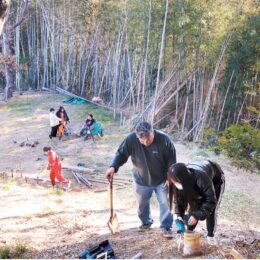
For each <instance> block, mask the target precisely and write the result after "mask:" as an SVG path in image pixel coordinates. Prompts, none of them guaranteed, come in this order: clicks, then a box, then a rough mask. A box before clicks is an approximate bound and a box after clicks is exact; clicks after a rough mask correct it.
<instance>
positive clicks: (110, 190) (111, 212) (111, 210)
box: [109, 177, 113, 218]
mask: <svg viewBox="0 0 260 260" xmlns="http://www.w3.org/2000/svg"><path fill="white" fill-rule="evenodd" d="M109 209H110V218H112V217H113V177H112V178H111V180H110V182H109Z"/></svg>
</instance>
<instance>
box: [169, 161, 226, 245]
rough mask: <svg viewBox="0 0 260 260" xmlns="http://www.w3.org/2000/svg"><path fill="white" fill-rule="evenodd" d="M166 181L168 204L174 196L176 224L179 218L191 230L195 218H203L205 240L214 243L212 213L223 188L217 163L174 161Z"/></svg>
mask: <svg viewBox="0 0 260 260" xmlns="http://www.w3.org/2000/svg"><path fill="white" fill-rule="evenodd" d="M168 180H169V198H170V207H171V204H172V198H173V197H174V204H175V216H176V224H177V223H179V224H180V222H179V221H181V222H183V223H184V224H186V225H187V229H188V230H193V229H194V228H195V227H196V225H197V223H198V221H199V220H205V219H206V224H207V231H208V237H207V240H208V243H209V244H214V243H215V240H214V232H215V228H216V213H217V209H218V207H219V204H220V201H221V198H222V194H223V192H224V188H225V176H224V173H223V171H222V170H221V168H220V166H219V165H218V164H217V163H214V162H211V161H209V160H207V161H199V162H193V163H190V164H188V165H185V164H183V163H176V164H174V165H172V166H171V167H170V169H169V171H168ZM185 211H186V213H187V215H186V214H185ZM179 227H180V226H179ZM177 228H178V225H177ZM182 231H183V230H182Z"/></svg>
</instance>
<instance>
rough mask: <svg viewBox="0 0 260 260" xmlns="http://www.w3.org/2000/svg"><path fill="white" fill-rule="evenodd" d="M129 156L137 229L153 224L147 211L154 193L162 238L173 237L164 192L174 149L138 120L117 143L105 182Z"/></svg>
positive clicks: (166, 140) (171, 220) (160, 134)
mask: <svg viewBox="0 0 260 260" xmlns="http://www.w3.org/2000/svg"><path fill="white" fill-rule="evenodd" d="M129 157H131V160H132V163H133V166H134V167H133V170H132V177H133V189H134V192H135V194H136V200H137V204H138V217H139V219H140V220H141V223H142V224H141V226H140V227H139V231H140V232H142V231H145V230H147V229H149V228H150V227H151V225H152V224H153V219H152V217H151V213H150V199H151V197H152V194H153V192H155V194H156V197H157V200H158V202H159V206H160V228H161V229H162V232H163V235H164V236H165V237H172V231H171V227H172V222H173V217H172V215H171V213H170V210H169V205H168V199H167V192H168V186H167V183H166V180H167V171H168V168H169V167H170V165H172V164H174V163H176V152H175V148H174V145H173V143H172V141H171V140H170V138H169V137H168V136H167V135H166V134H165V133H163V132H161V131H158V130H154V129H153V127H152V126H151V124H149V123H148V122H140V123H138V124H137V125H136V127H135V131H134V132H132V133H130V134H129V135H128V136H127V137H126V138H125V140H124V141H123V142H122V143H121V145H120V146H119V148H118V150H117V153H116V155H115V157H114V159H113V161H112V163H111V165H110V167H109V169H108V170H107V171H106V177H107V178H108V181H112V178H113V175H114V174H115V173H116V172H117V171H118V169H119V168H120V167H121V166H122V165H123V164H124V163H126V162H127V160H128V158H129Z"/></svg>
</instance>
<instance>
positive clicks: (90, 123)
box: [80, 114, 96, 136]
mask: <svg viewBox="0 0 260 260" xmlns="http://www.w3.org/2000/svg"><path fill="white" fill-rule="evenodd" d="M95 122H96V120H95V119H94V117H93V115H92V114H88V115H87V120H86V121H85V122H84V124H83V126H82V128H81V130H80V136H84V135H86V134H89V133H90V130H91V129H92V128H93V124H94V123H95Z"/></svg>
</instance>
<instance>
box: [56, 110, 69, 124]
mask: <svg viewBox="0 0 260 260" xmlns="http://www.w3.org/2000/svg"><path fill="white" fill-rule="evenodd" d="M63 113H64V121H65V122H68V121H70V119H69V117H68V115H67V113H66V111H65V110H64V111H63ZM56 116H57V117H59V118H61V111H60V110H58V111H57V113H56Z"/></svg>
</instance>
